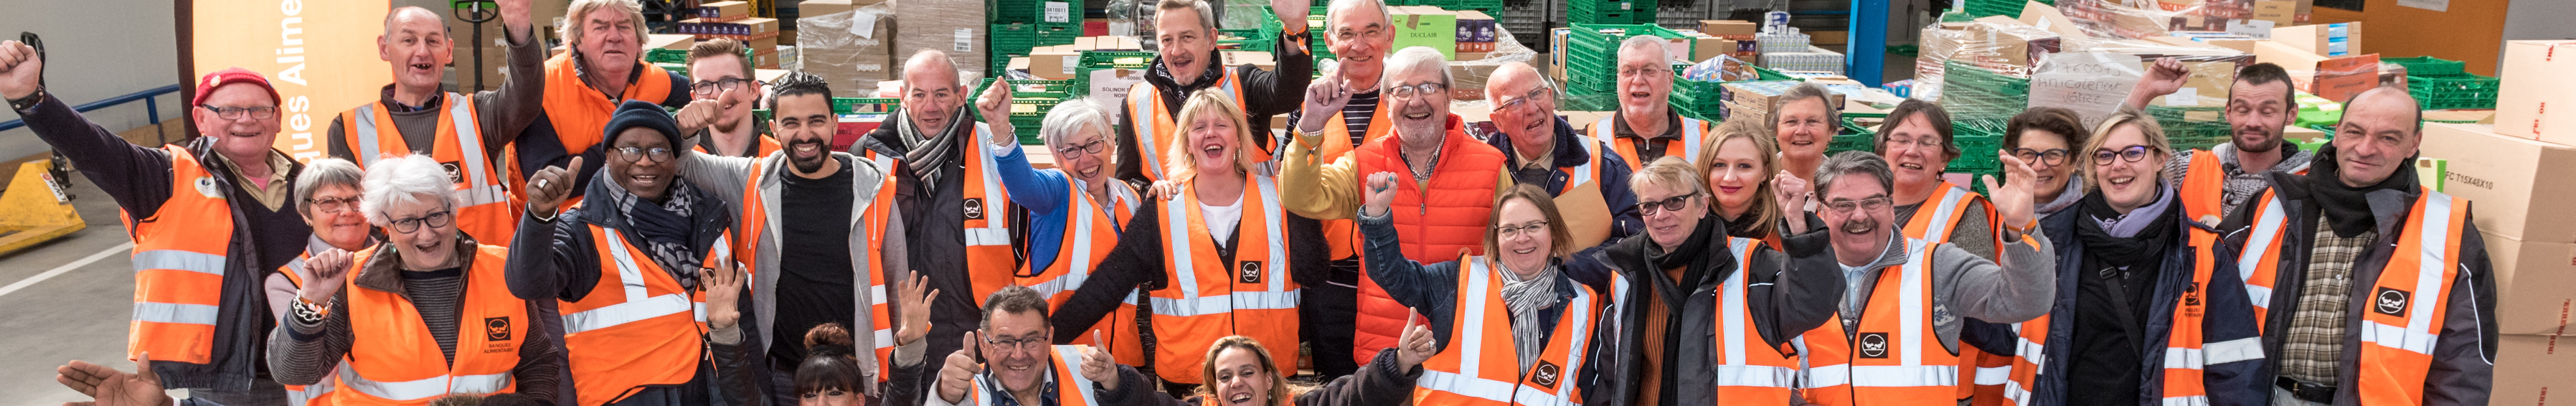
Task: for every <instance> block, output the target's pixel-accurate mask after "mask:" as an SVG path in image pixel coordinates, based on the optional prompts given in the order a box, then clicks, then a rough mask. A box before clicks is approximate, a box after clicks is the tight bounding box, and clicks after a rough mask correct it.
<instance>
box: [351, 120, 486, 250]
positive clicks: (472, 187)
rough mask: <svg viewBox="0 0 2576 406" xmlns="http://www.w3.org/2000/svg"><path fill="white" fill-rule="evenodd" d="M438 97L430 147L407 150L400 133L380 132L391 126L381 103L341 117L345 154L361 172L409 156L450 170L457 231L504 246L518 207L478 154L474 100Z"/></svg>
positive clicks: (479, 143) (480, 147)
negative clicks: (419, 156) (354, 158)
mask: <svg viewBox="0 0 2576 406" xmlns="http://www.w3.org/2000/svg"><path fill="white" fill-rule="evenodd" d="M443 97H445V99H444V100H445V101H444V103H446V104H445V106H446V109H444V110H441V111H440V112H439V122H438V126H437V130H436V133H434V134H433V137H432V140H433V141H431V142H432V143H434V144H433V145H410V144H409V142H408V141H407V139H406V138H404V137H403V135H402V131H401V129H399V128H393V129H392V131H384V130H383V129H384V128H386V127H388V126H391V125H393V115H392V114H390V113H389V111H390V110H391V108H389V107H386V106H385V105H384V102H381V101H379V102H375V103H369V104H365V105H360V106H358V108H355V109H351V110H349V111H348V112H346V113H343V114H341V115H340V119H341V121H343V122H346V123H348V132H347V133H346V134H344V137H346V138H347V139H345V140H342V141H343V142H345V143H347V145H351V146H352V148H354V149H352V150H351V151H350V154H351V155H355V156H357V158H358V160H357V162H358V166H359V167H360V168H365V167H368V166H373V165H375V164H376V162H379V161H383V160H384V159H385V158H387V157H399V156H404V155H413V154H427V155H429V156H430V157H431V158H432V159H434V160H437V161H439V163H440V164H441V165H454V167H452V168H448V169H449V170H452V171H455V172H452V173H451V174H452V176H453V177H454V178H455V181H456V192H455V193H454V196H455V197H456V198H457V199H459V200H460V201H461V203H460V204H458V205H457V207H456V225H457V228H458V229H461V230H465V233H466V235H471V236H475V237H477V239H479V240H483V241H499V240H506V239H508V238H509V237H508V236H510V235H512V234H514V233H516V232H517V231H518V224H519V215H520V213H519V206H518V205H516V204H513V203H512V200H513V199H512V198H511V195H510V192H509V190H508V188H507V187H506V186H504V183H503V182H505V181H506V180H505V179H504V178H503V177H501V176H497V175H495V174H494V173H493V170H494V168H497V166H496V165H494V164H492V162H490V159H491V156H489V155H487V154H488V153H489V152H488V151H486V150H485V149H484V148H483V136H482V132H481V131H482V130H481V129H479V128H478V127H476V123H477V121H476V115H477V114H479V113H478V112H477V111H476V109H475V105H474V98H472V97H466V96H464V95H459V94H456V93H446V94H445V95H444V96H443ZM388 141H390V143H388ZM423 151H426V152H423Z"/></svg>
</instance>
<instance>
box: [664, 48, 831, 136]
mask: <svg viewBox="0 0 2576 406" xmlns="http://www.w3.org/2000/svg"><path fill="white" fill-rule="evenodd" d="M746 49H748V48H747V47H745V46H743V42H742V41H735V40H732V39H728V38H712V39H707V40H703V41H698V43H697V45H691V46H689V75H691V76H695V77H696V78H695V79H696V80H697V82H695V83H690V84H689V96H690V97H693V98H695V99H696V100H694V101H690V102H689V106H688V107H682V108H680V111H679V112H678V113H675V114H674V115H677V116H679V120H680V131H681V132H684V133H688V134H689V137H688V138H689V139H692V140H696V143H695V144H694V145H691V146H690V147H689V148H690V149H692V150H696V151H698V152H704V153H709V154H715V155H718V156H729V157H742V158H760V157H765V156H769V153H771V152H777V151H778V148H779V144H778V142H779V141H778V139H777V138H772V137H771V134H763V133H761V132H760V130H761V128H760V125H759V123H758V122H757V121H758V120H754V119H753V118H752V114H751V110H752V108H753V105H755V104H759V103H760V96H761V95H762V93H761V92H762V89H761V88H762V87H764V86H762V85H761V83H760V80H759V79H756V78H753V77H752V75H751V72H752V68H751V67H752V65H751V54H749V53H746V52H745V50H746ZM826 97H828V95H826ZM825 107H830V106H825ZM771 108H772V109H775V108H776V107H771ZM827 111H828V110H827ZM772 130H775V129H774V128H773V129H772Z"/></svg>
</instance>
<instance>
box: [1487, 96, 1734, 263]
mask: <svg viewBox="0 0 2576 406" xmlns="http://www.w3.org/2000/svg"><path fill="white" fill-rule="evenodd" d="M1556 92H1557V89H1556V84H1555V83H1552V82H1550V81H1548V80H1547V78H1546V77H1543V76H1540V75H1539V73H1538V68H1533V67H1530V66H1529V64H1525V63H1520V62H1504V63H1503V65H1502V66H1501V67H1497V68H1495V69H1494V74H1493V76H1492V77H1491V78H1488V79H1486V80H1485V99H1486V100H1493V101H1494V103H1495V104H1494V115H1493V118H1494V126H1495V127H1497V128H1499V129H1500V130H1499V131H1500V132H1501V133H1502V134H1501V136H1489V137H1487V138H1486V139H1485V144H1487V145H1493V146H1494V149H1496V150H1499V151H1502V152H1503V156H1507V157H1511V163H1510V164H1509V168H1511V169H1510V170H1511V172H1512V181H1513V182H1514V183H1519V184H1524V185H1537V186H1539V187H1540V189H1539V190H1544V191H1547V193H1548V196H1550V197H1552V198H1554V199H1555V200H1556V206H1557V209H1558V212H1559V214H1563V215H1564V216H1565V221H1566V224H1565V225H1566V227H1568V229H1567V230H1569V231H1571V232H1572V234H1571V236H1572V237H1573V238H1574V239H1573V240H1571V241H1567V242H1566V243H1568V244H1571V245H1569V246H1571V247H1576V248H1577V249H1582V248H1590V247H1593V246H1597V245H1601V244H1603V243H1607V242H1611V241H1618V240H1619V239H1622V238H1627V237H1628V236H1630V235H1635V234H1637V233H1638V230H1640V229H1642V228H1643V227H1644V226H1642V225H1641V224H1642V223H1640V222H1639V221H1638V220H1637V193H1636V192H1634V191H1631V190H1629V189H1628V176H1629V174H1631V173H1633V172H1635V171H1633V170H1631V168H1634V167H1633V166H1630V165H1628V158H1627V156H1626V155H1621V154H1619V152H1618V151H1613V150H1611V148H1609V145H1610V144H1609V143H1606V142H1602V140H1599V139H1594V138H1592V137H1591V136H1590V135H1586V134H1583V133H1581V132H1577V131H1574V125H1573V123H1568V122H1566V121H1565V118H1563V117H1558V116H1557V115H1556ZM1711 148H1715V146H1711ZM1684 159H1689V158H1684Z"/></svg>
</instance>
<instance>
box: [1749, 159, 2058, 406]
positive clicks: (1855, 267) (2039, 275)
mask: <svg viewBox="0 0 2576 406" xmlns="http://www.w3.org/2000/svg"><path fill="white" fill-rule="evenodd" d="M1890 117H1896V116H1895V115H1893V114H1891V115H1890ZM1995 153H1997V154H2001V151H1997V152H1995ZM1999 159H2001V160H2002V161H2003V163H2004V167H2006V168H2007V170H2006V173H2007V177H2008V178H2009V180H2008V181H2007V182H2006V183H2005V185H2008V186H2000V187H1998V186H1995V185H1993V182H1994V181H1993V178H1992V177H1988V178H1987V180H1986V182H1987V183H1988V186H1987V188H1988V190H1993V191H1994V192H1995V204H1996V207H1998V208H2000V209H2001V210H1998V211H1997V213H1998V214H1999V216H2000V217H2002V218H2004V219H2005V220H2006V221H2009V222H2012V223H2015V224H2033V223H2034V222H2036V221H2037V220H2036V219H2033V218H2031V216H2032V209H2031V194H2032V192H2031V191H2030V188H2031V184H2033V183H2037V181H2034V180H2032V179H2033V178H2035V177H2036V176H2037V175H2035V173H2036V172H2034V171H2033V170H2031V169H2030V167H2029V166H2028V165H2023V164H2022V163H2021V162H2020V160H2019V159H2016V158H2013V157H2010V156H2003V157H2000V158H1999ZM1901 177H1902V176H1901V175H1897V174H1896V173H1895V171H1892V170H1890V169H1889V167H1888V163H1887V161H1885V160H1881V159H1879V158H1878V155H1876V154H1871V153H1868V152H1860V151H1852V152H1844V153H1842V154H1837V155H1834V156H1833V157H1830V158H1826V159H1825V162H1824V163H1823V164H1822V165H1821V166H1820V167H1819V168H1818V169H1817V171H1816V178H1817V179H1816V186H1817V190H1818V192H1819V196H1818V197H1819V198H1820V199H1821V201H1822V204H1823V207H1824V208H1823V209H1820V210H1818V214H1819V215H1820V216H1821V217H1823V218H1824V220H1825V225H1826V230H1825V231H1827V232H1825V233H1810V234H1806V235H1800V236H1793V237H1789V238H1788V239H1787V240H1785V241H1783V242H1782V245H1784V246H1787V247H1788V250H1787V251H1788V252H1790V255H1792V256H1794V257H1796V258H1795V259H1793V260H1792V261H1793V264H1792V265H1791V266H1792V267H1796V268H1800V269H1835V270H1840V271H1842V272H1843V275H1844V281H1845V282H1846V283H1847V285H1846V286H1847V287H1846V288H1845V290H1844V291H1843V300H1842V301H1841V311H1840V316H1841V317H1839V320H1838V322H1829V323H1825V325H1824V327H1820V328H1817V329H1814V330H1809V331H1807V332H1806V333H1805V334H1804V335H1802V336H1801V337H1799V338H1798V339H1797V343H1796V348H1797V351H1798V353H1799V354H1800V357H1801V358H1802V359H1801V362H1802V365H1804V370H1803V371H1801V372H1800V374H1799V376H1800V378H1799V387H1800V388H1799V392H1798V394H1799V396H1800V397H1801V398H1802V401H1803V402H1807V403H1814V404H1820V405H1829V406H1841V405H1888V404H1915V405H1935V404H1937V405H1955V404H1959V402H1960V400H1961V397H1960V392H1961V390H1962V388H1964V386H1963V385H1965V384H1967V383H1969V382H1963V381H1961V379H1962V378H1961V374H1960V373H1961V372H1962V371H1974V370H1975V368H1974V364H1972V363H1971V361H1973V360H1972V359H1969V358H1965V357H1963V356H1962V355H1963V350H1965V349H1966V348H1964V347H1963V346H1964V345H1966V343H1964V342H1963V341H1962V339H1961V330H1962V325H1963V324H1965V322H1966V321H1967V320H1968V319H1976V320H1983V321H1986V322H1990V323H2015V322H2021V321H2024V320H2029V319H2031V318H2033V317H2039V316H2040V315H2043V314H2047V313H2048V310H2049V301H2050V299H2051V298H2053V297H2055V295H2056V288H2057V282H2056V281H2055V278H2056V274H2055V271H2056V269H2057V259H2058V258H2057V257H2056V256H2054V255H2053V248H2050V247H2051V245H2050V244H2049V240H2048V237H2047V236H2046V235H2041V234H2037V233H2036V232H2035V231H2033V230H2031V229H2027V228H2018V227H2008V228H2005V230H2004V233H2003V237H2004V238H2005V239H2006V240H2007V241H2010V242H2011V243H2010V244H2007V245H2004V246H2002V247H1999V248H2001V249H2002V252H2001V254H2002V260H2001V261H1990V260H1987V259H1986V258H1985V257H1983V256H1978V255H1976V254H1974V253H1970V252H1968V251H1967V250H1964V249H1960V248H1959V246H1958V244H1957V243H1955V242H1933V241H1928V240H1925V239H1921V238H1913V237H1908V236H1906V235H1905V234H1904V233H1901V232H1899V231H1898V230H1897V229H1894V228H1891V227H1889V226H1891V225H1894V224H1897V223H1896V221H1895V219H1896V218H1897V217H1896V216H1897V211H1896V209H1895V205H1896V204H1895V201H1896V200H1897V198H1896V197H1895V196H1894V195H1893V194H1894V193H1895V191H1896V190H1900V189H1901V188H1900V187H1899V186H1897V183H1896V182H1895V181H1894V179H1898V178H1901ZM1955 204H1956V202H1952V203H1949V204H1944V206H1953V205H1955ZM1818 234H1822V235H1818ZM1929 235H1936V236H1937V235H1944V233H1942V232H1934V233H1929Z"/></svg>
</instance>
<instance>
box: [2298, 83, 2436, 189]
mask: <svg viewBox="0 0 2576 406" xmlns="http://www.w3.org/2000/svg"><path fill="white" fill-rule="evenodd" d="M2419 108H2420V107H2418V106H2417V103H2416V101H2415V96H2413V95H2409V94H2407V93H2406V88H2403V87H2380V88H2375V89H2370V90H2367V91H2363V92H2361V94H2359V95H2355V96H2353V97H2352V99H2351V100H2348V101H2345V102H2344V106H2343V122H2341V123H2337V124H2336V125H2335V134H2334V145H2333V146H2334V154H2333V155H2334V161H2335V162H2334V165H2335V175H2336V176H2337V177H2338V178H2340V179H2339V180H2341V181H2342V182H2343V184H2344V185H2345V186H2350V187H2367V186H2371V185H2377V184H2380V183H2381V182H2383V181H2386V180H2388V179H2389V177H2391V176H2393V175H2395V174H2396V172H2397V171H2398V170H2399V169H2402V168H2405V167H2407V166H2409V165H2412V164H2413V163H2414V162H2412V161H2413V160H2414V159H2415V154H2416V152H2417V151H2418V149H2419V148H2420V147H2422V146H2423V142H2424V138H2423V130H2424V122H2423V114H2424V112H2423V111H2422V110H2419ZM2322 156H2323V155H2322V154H2321V155H2320V157H2322ZM2405 186H2410V187H2411V186H2412V185H2405Z"/></svg>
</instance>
